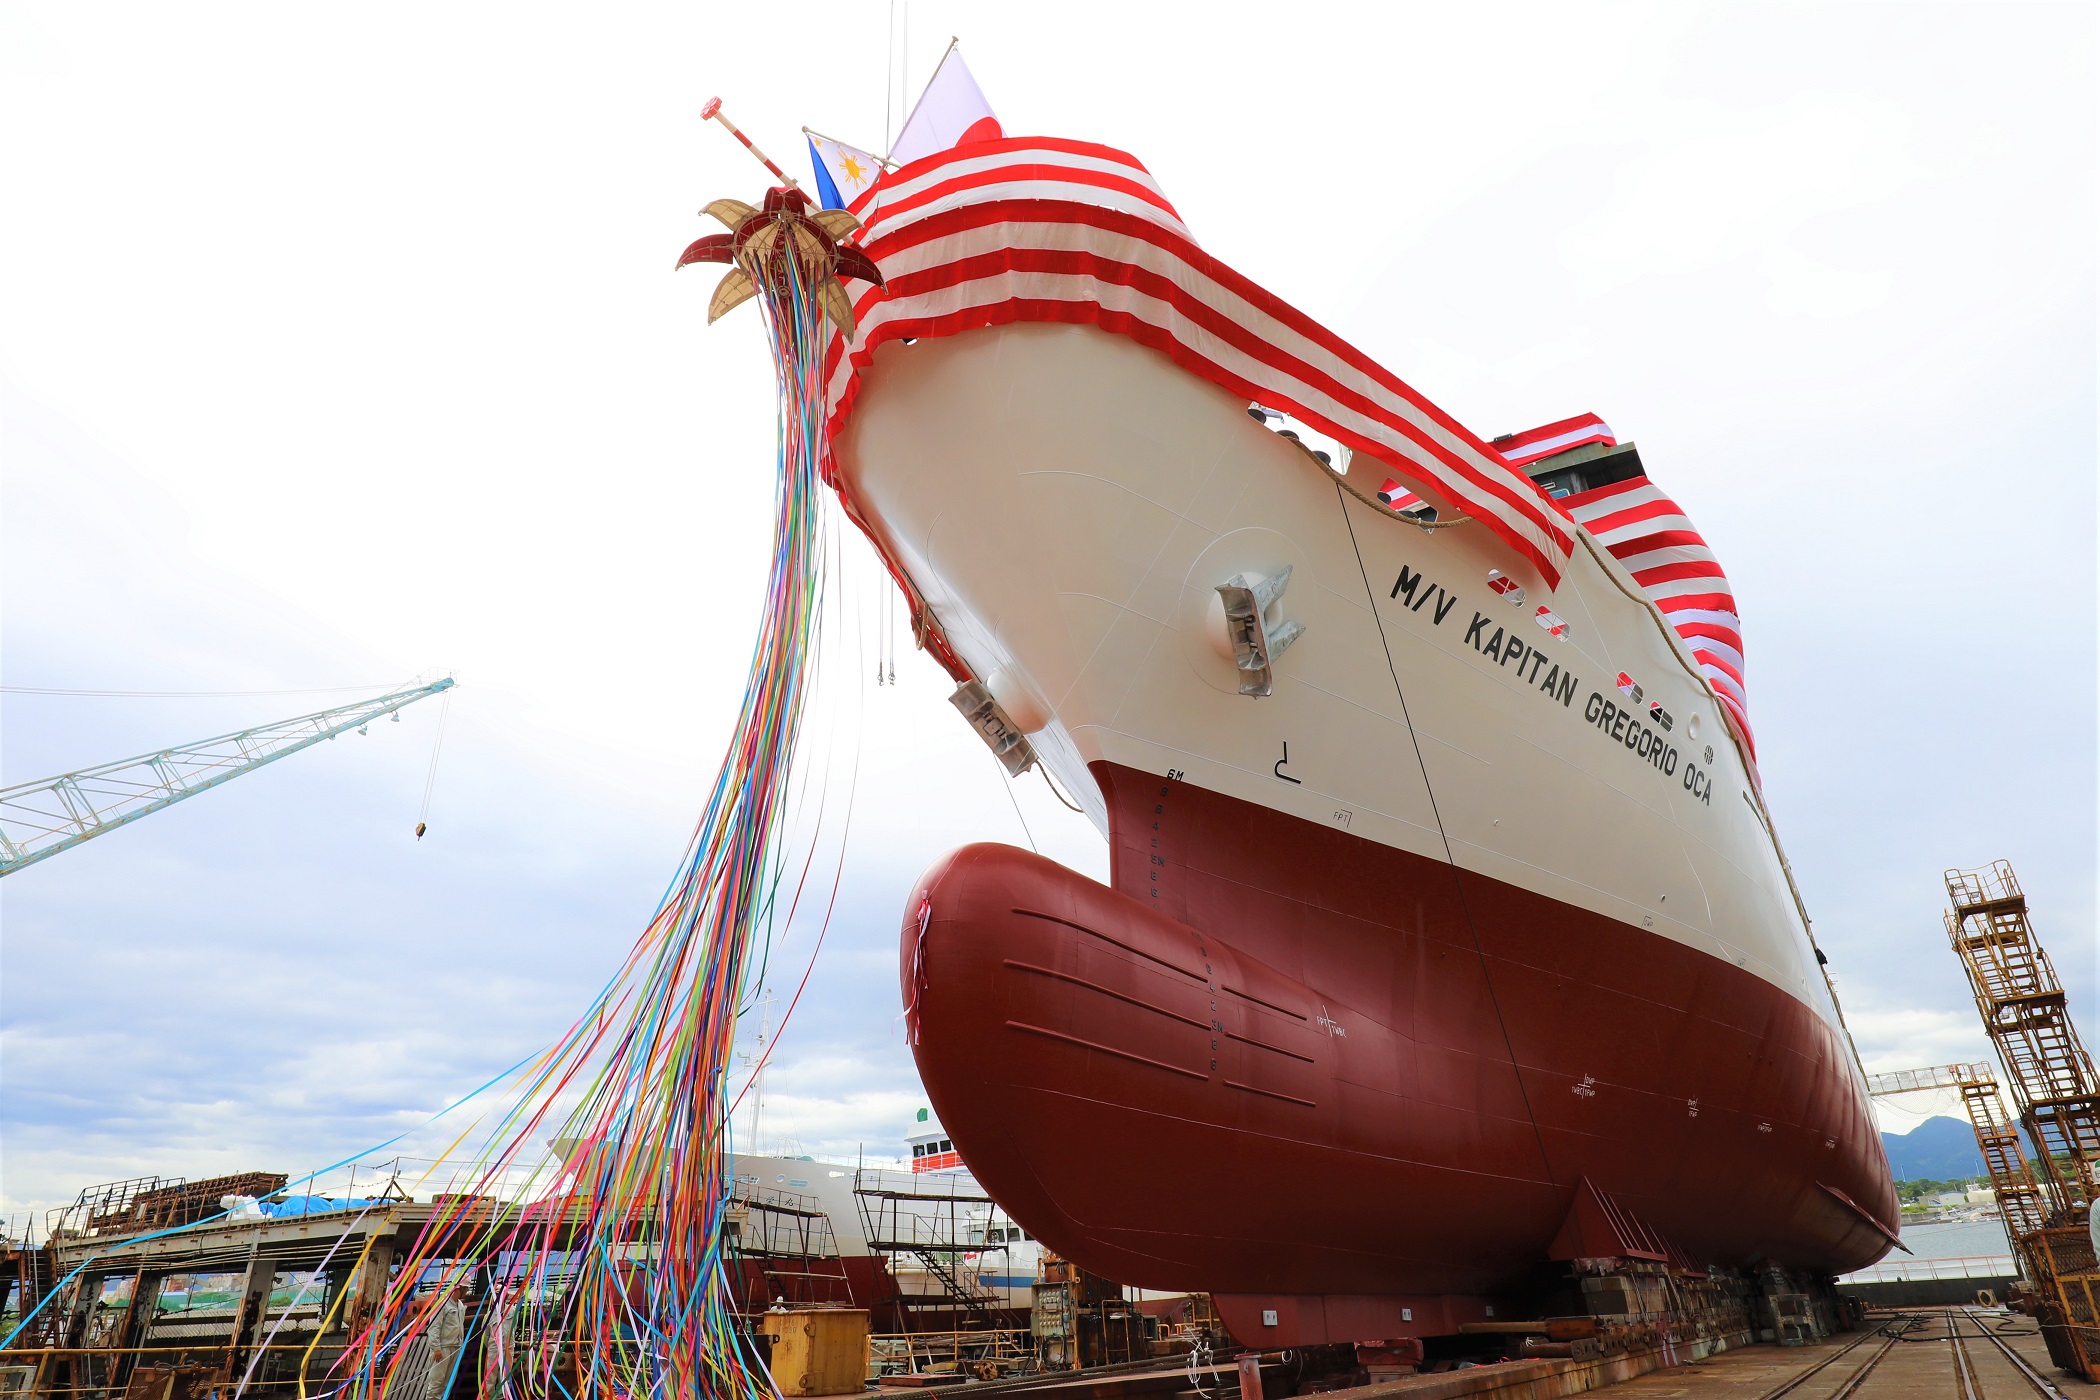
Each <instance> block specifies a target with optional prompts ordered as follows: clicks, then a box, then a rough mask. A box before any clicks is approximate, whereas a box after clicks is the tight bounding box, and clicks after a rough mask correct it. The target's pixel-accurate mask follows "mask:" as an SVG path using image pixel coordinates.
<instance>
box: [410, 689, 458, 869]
mask: <svg viewBox="0 0 2100 1400" xmlns="http://www.w3.org/2000/svg"><path fill="white" fill-rule="evenodd" d="M451 718H452V692H451V691H449V690H448V691H446V692H445V698H444V700H443V702H442V703H441V704H440V705H439V706H438V732H437V741H436V742H435V743H433V744H432V745H431V746H430V769H429V771H428V772H426V773H424V774H423V806H422V808H421V810H419V811H418V812H417V813H416V839H417V840H418V841H420V840H422V839H423V833H424V832H425V831H428V830H429V829H430V793H431V790H432V789H433V788H435V787H436V786H437V780H438V755H439V754H440V753H443V752H444V750H445V722H446V721H447V720H449V719H451Z"/></svg>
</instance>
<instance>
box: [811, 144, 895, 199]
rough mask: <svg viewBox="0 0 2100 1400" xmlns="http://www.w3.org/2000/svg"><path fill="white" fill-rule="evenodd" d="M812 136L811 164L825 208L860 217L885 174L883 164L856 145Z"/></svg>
mask: <svg viewBox="0 0 2100 1400" xmlns="http://www.w3.org/2000/svg"><path fill="white" fill-rule="evenodd" d="M807 135H808V136H809V163H810V164H811V165H812V166H813V167H815V169H816V172H817V193H818V194H820V195H822V196H823V197H824V207H825V208H826V209H850V210H852V211H853V212H854V213H856V214H858V213H859V212H860V210H861V207H862V206H863V205H864V204H866V203H867V197H868V195H869V194H870V193H871V192H873V190H874V188H875V181H876V180H877V178H879V177H880V176H881V174H882V162H881V161H880V160H877V159H876V158H875V157H874V156H871V155H869V154H868V153H867V152H866V151H863V150H861V149H860V148H859V147H857V146H849V145H847V144H846V143H845V142H843V141H834V140H832V139H831V138H830V137H829V136H819V135H817V133H815V132H814V131H810V132H807Z"/></svg>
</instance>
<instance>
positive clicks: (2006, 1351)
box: [1948, 1307, 2064, 1400]
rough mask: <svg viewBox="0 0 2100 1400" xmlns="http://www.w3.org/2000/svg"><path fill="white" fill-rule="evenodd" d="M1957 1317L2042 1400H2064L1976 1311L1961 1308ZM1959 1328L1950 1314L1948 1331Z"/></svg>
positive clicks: (2057, 1390)
mask: <svg viewBox="0 0 2100 1400" xmlns="http://www.w3.org/2000/svg"><path fill="white" fill-rule="evenodd" d="M1959 1316H1960V1317H1961V1318H1965V1319H1967V1321H1968V1322H1969V1323H1970V1324H1971V1325H1973V1326H1974V1327H1975V1328H1976V1330H1977V1332H1979V1333H1980V1334H1982V1336H1983V1339H1984V1340H1985V1341H1987V1342H1989V1343H1990V1344H1991V1345H1992V1346H1993V1347H1996V1348H1997V1349H1998V1354H1999V1355H2000V1356H2002V1357H2004V1358H2005V1359H2006V1361H2007V1362H2008V1363H2010V1364H2011V1366H2012V1368H2013V1369H2014V1370H2015V1371H2018V1372H2019V1373H2020V1379H2021V1380H2024V1381H2026V1382H2027V1384H2029V1385H2030V1386H2033V1387H2034V1389H2035V1392H2036V1393H2037V1394H2039V1395H2040V1396H2042V1397H2043V1400H2064V1393H2063V1392H2062V1391H2061V1390H2059V1389H2057V1388H2056V1386H2055V1384H2054V1383H2052V1382H2051V1381H2050V1380H2049V1378H2048V1377H2046V1376H2044V1375H2043V1374H2042V1373H2041V1372H2039V1371H2037V1370H2035V1369H2034V1367H2032V1366H2030V1365H2028V1364H2027V1358H2026V1357H2024V1356H2022V1355H2020V1353H2019V1352H2017V1351H2015V1350H2014V1349H2013V1347H2012V1344H2011V1343H2009V1342H2007V1341H2006V1340H2005V1338H2003V1337H2001V1336H1999V1335H1998V1334H1997V1333H1996V1332H1993V1331H1992V1330H1991V1329H1990V1326H1989V1325H1988V1324H1987V1323H1986V1322H1985V1321H1984V1319H1983V1317H1982V1316H1981V1315H1979V1314H1978V1313H1977V1311H1976V1309H1974V1308H1972V1307H1963V1308H1962V1309H1961V1310H1960V1314H1959ZM1959 1326H1960V1323H1959V1322H1958V1321H1957V1320H1956V1317H1955V1315H1954V1314H1953V1313H1951V1312H1950V1314H1949V1316H1948V1331H1949V1332H1950V1333H1951V1332H1953V1331H1954V1330H1955V1329H1956V1328H1957V1327H1959Z"/></svg>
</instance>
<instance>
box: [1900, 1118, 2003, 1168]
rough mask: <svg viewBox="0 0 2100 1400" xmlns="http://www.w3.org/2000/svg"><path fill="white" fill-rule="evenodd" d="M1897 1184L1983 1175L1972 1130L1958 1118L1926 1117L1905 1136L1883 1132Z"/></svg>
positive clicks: (1980, 1158) (1981, 1161)
mask: <svg viewBox="0 0 2100 1400" xmlns="http://www.w3.org/2000/svg"><path fill="white" fill-rule="evenodd" d="M1881 1145H1882V1146H1883V1147H1884V1148H1886V1149H1887V1150H1888V1154H1889V1171H1890V1173H1891V1174H1892V1175H1894V1176H1895V1178H1896V1180H1898V1181H1920V1180H1931V1181H1965V1180H1969V1179H1971V1178H1977V1177H1983V1176H1985V1175H1987V1173H1986V1172H1985V1170H1984V1165H1983V1153H1981V1152H1980V1151H1978V1150H1977V1148H1976V1130H1975V1129H1973V1128H1971V1127H1970V1126H1969V1125H1968V1124H1967V1123H1965V1122H1963V1121H1962V1120H1961V1119H1959V1118H1946V1117H1937V1118H1928V1119H1926V1120H1925V1121H1924V1122H1922V1123H1920V1124H1918V1126H1917V1127H1915V1128H1912V1129H1911V1130H1910V1131H1909V1132H1907V1133H1883V1134H1882V1135H1881Z"/></svg>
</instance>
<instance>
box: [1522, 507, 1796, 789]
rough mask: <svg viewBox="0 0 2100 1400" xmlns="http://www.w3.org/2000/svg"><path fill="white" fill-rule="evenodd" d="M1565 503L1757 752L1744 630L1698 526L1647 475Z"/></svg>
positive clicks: (1725, 579) (1725, 580)
mask: <svg viewBox="0 0 2100 1400" xmlns="http://www.w3.org/2000/svg"><path fill="white" fill-rule="evenodd" d="M1561 504H1562V505H1563V506H1565V507H1567V510H1568V513H1569V514H1570V515H1572V516H1573V517H1574V518H1575V519H1576V520H1577V521H1579V522H1580V523H1581V524H1582V525H1583V527H1584V528H1586V529H1587V530H1588V531H1589V532H1590V533H1591V534H1592V535H1593V536H1595V537H1596V540H1597V543H1599V544H1601V545H1603V546H1604V547H1605V548H1606V549H1607V550H1609V551H1611V555H1612V557H1613V558H1615V559H1617V560H1618V561H1619V562H1620V563H1621V564H1624V565H1625V566H1626V571H1627V572H1628V573H1630V574H1632V575H1633V581H1634V582H1635V583H1637V584H1639V585H1640V586H1641V588H1642V590H1643V591H1644V592H1646V593H1647V595H1648V596H1649V597H1650V598H1651V599H1653V600H1654V602H1655V606H1656V607H1658V608H1660V609H1662V613H1663V616H1664V617H1666V618H1668V619H1669V620H1670V625H1671V626H1672V627H1674V628H1676V629H1677V635H1679V636H1680V637H1682V638H1684V640H1685V644H1686V645H1687V646H1689V647H1690V648H1691V651H1692V657H1693V659H1694V660H1696V661H1697V662H1698V663H1699V668H1700V669H1701V670H1702V671H1704V672H1705V673H1706V678H1707V679H1708V680H1710V681H1712V682H1713V687H1714V692H1715V693H1716V694H1717V695H1719V696H1720V698H1721V703H1722V704H1723V705H1725V706H1727V707H1728V710H1729V712H1730V714H1731V715H1732V716H1733V717H1734V719H1735V721H1736V724H1737V727H1738V728H1740V729H1741V730H1742V731H1743V739H1744V741H1745V742H1746V743H1749V744H1750V746H1751V751H1752V753H1753V754H1754V753H1755V752H1756V744H1755V742H1754V741H1752V740H1751V736H1750V716H1749V708H1748V707H1749V697H1748V696H1747V694H1746V693H1745V692H1744V689H1743V624H1742V620H1741V618H1740V617H1738V616H1737V614H1736V609H1735V593H1734V590H1732V589H1731V588H1730V587H1729V586H1728V576H1727V575H1726V574H1724V573H1722V572H1721V562H1720V560H1718V559H1716V558H1714V552H1713V551H1712V550H1711V549H1709V548H1707V545H1706V541H1705V539H1704V538H1702V537H1701V536H1700V534H1699V531H1698V528H1697V527H1696V526H1694V525H1693V524H1692V522H1691V520H1690V518H1689V517H1687V516H1686V515H1685V513H1684V511H1683V510H1682V509H1681V508H1680V507H1679V506H1678V505H1677V503H1676V502H1675V501H1672V500H1671V499H1670V498H1669V497H1668V496H1665V495H1664V494H1663V493H1662V492H1661V491H1659V490H1658V489H1656V486H1655V483H1654V482H1652V481H1650V480H1648V478H1647V477H1645V476H1637V477H1634V478H1632V479H1631V480H1628V481H1621V482H1616V483H1614V484H1613V485H1610V486H1600V487H1598V488H1597V489H1596V490H1594V491H1584V492H1581V493H1579V494H1577V495H1573V496H1567V497H1564V498H1562V500H1561Z"/></svg>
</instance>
